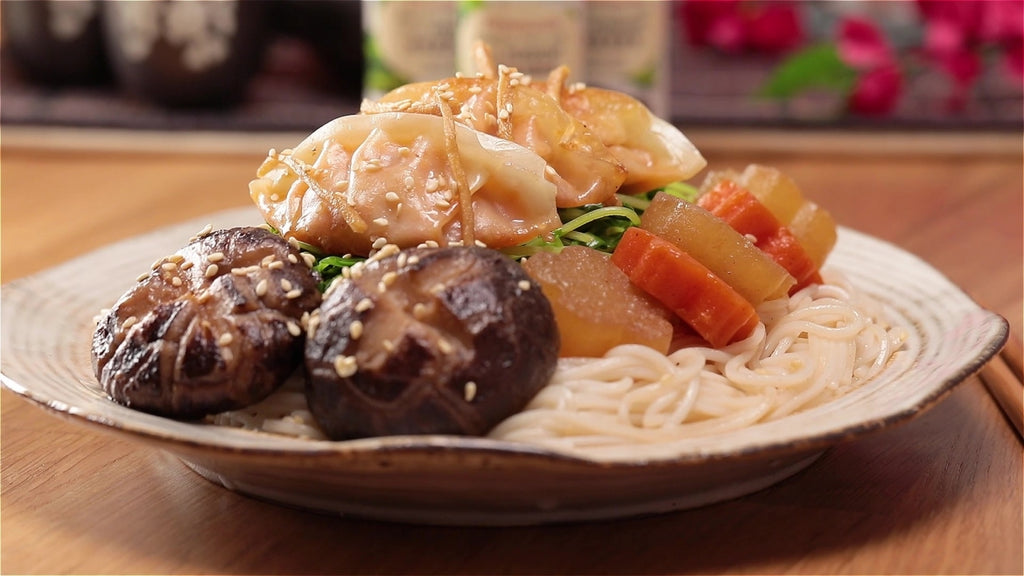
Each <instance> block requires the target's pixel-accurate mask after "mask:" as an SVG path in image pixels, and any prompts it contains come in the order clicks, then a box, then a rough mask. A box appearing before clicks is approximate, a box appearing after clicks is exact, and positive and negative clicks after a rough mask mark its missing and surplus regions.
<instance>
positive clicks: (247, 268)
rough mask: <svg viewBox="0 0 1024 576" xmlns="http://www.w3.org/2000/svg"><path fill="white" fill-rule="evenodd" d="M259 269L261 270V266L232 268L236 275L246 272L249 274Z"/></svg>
mask: <svg viewBox="0 0 1024 576" xmlns="http://www.w3.org/2000/svg"><path fill="white" fill-rule="evenodd" d="M259 271H260V267H259V266H245V267H243V268H232V269H231V273H232V274H234V275H235V276H245V275H246V274H248V273H250V272H259Z"/></svg>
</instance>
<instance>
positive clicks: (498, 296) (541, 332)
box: [305, 247, 559, 439]
mask: <svg viewBox="0 0 1024 576" xmlns="http://www.w3.org/2000/svg"><path fill="white" fill-rule="evenodd" d="M558 346H559V337H558V331H557V329H556V326H555V321H554V315H553V313H552V310H551V306H550V304H549V303H548V301H547V299H546V298H545V297H544V295H543V293H542V292H541V290H540V288H539V287H538V286H537V285H536V284H535V283H534V282H533V281H532V280H531V279H530V278H529V276H527V275H526V274H525V273H524V272H523V270H522V268H521V267H520V266H519V265H518V264H516V263H515V262H513V261H511V260H510V259H508V258H507V257H505V256H504V255H502V254H501V253H499V252H496V251H493V250H488V249H484V248H477V247H448V248H416V249H409V250H404V251H402V252H399V253H398V254H397V255H391V256H388V257H384V258H380V259H377V260H374V261H371V262H369V263H367V264H366V265H365V266H362V267H360V268H359V269H356V270H354V271H353V274H352V278H351V279H348V280H344V281H341V282H340V283H339V284H336V285H335V286H334V287H333V288H332V289H331V290H328V292H327V295H326V296H325V298H324V302H323V304H322V305H321V307H320V309H319V311H318V312H317V313H315V314H314V315H313V317H311V319H310V334H309V337H308V338H307V340H306V360H305V361H306V370H307V377H308V381H307V390H306V396H307V398H308V400H309V405H310V410H311V411H312V413H313V416H314V417H315V418H316V420H317V422H318V423H319V425H320V427H321V428H322V429H323V430H324V431H325V433H326V434H327V435H328V436H329V437H331V438H333V439H346V438H357V437H366V436H383V435H394V434H434V433H437V434H466V435H481V434H484V433H486V432H487V431H488V430H489V429H490V428H492V427H493V426H494V425H495V424H497V423H498V422H499V421H501V420H502V419H504V418H506V417H507V416H509V415H511V414H513V413H515V412H517V411H519V410H521V409H522V407H523V406H525V405H526V403H527V402H529V400H530V399H531V398H532V397H533V396H534V395H535V394H536V393H537V392H538V391H539V390H540V389H541V388H542V387H543V386H544V385H545V384H546V383H547V381H548V379H549V378H550V377H551V374H552V372H553V371H554V368H555V362H556V359H557V355H558Z"/></svg>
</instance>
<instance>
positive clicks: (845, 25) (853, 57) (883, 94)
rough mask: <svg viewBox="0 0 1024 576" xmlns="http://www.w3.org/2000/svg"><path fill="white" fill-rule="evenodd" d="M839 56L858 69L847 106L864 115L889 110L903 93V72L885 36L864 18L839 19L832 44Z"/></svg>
mask: <svg viewBox="0 0 1024 576" xmlns="http://www.w3.org/2000/svg"><path fill="white" fill-rule="evenodd" d="M836 50H837V51H838V53H839V59H840V60H842V61H843V62H844V63H846V65H847V66H849V67H851V68H853V69H855V70H858V71H860V75H859V76H858V77H857V80H856V81H855V82H854V85H853V89H852V90H851V92H850V94H849V96H848V99H847V107H848V109H849V110H850V111H851V112H854V113H856V114H861V115H865V116H883V115H886V114H889V113H890V112H892V111H893V110H894V109H895V108H896V105H897V104H898V103H899V101H900V97H901V96H902V95H903V74H902V73H901V72H900V68H899V65H898V63H897V62H896V56H895V54H894V52H893V50H892V47H891V46H889V42H888V41H887V40H886V38H885V36H884V35H883V34H882V33H881V31H879V30H878V28H876V27H875V25H874V24H872V23H871V22H870V21H868V20H864V19H862V18H855V17H849V18H846V19H844V20H843V21H842V22H840V25H839V39H838V44H837V46H836Z"/></svg>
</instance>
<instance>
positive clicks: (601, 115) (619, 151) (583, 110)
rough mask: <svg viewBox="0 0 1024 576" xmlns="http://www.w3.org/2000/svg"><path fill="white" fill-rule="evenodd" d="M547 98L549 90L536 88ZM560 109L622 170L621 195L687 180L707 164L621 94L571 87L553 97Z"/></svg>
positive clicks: (680, 135) (637, 103)
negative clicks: (601, 145)
mask: <svg viewBox="0 0 1024 576" xmlns="http://www.w3.org/2000/svg"><path fill="white" fill-rule="evenodd" d="M537 85H538V86H539V87H541V88H542V89H546V90H547V91H548V92H549V93H550V88H551V87H550V85H549V84H545V83H543V82H541V83H539V84H537ZM557 99H558V100H559V101H560V104H561V106H562V109H564V110H565V111H566V112H567V113H569V114H570V115H571V116H573V117H575V118H576V119H578V120H579V121H580V122H582V123H583V124H585V125H586V126H587V128H589V129H590V130H591V132H593V133H594V135H595V136H597V137H598V138H599V139H600V140H601V142H602V143H604V145H605V146H607V147H608V150H609V151H611V153H612V154H613V155H614V156H615V157H616V158H617V159H618V160H619V162H621V163H622V165H623V166H624V167H625V168H626V179H625V181H624V182H623V183H622V189H621V192H623V193H625V194H639V193H643V192H648V191H650V190H654V189H656V188H661V187H662V186H665V185H666V184H669V183H671V182H676V181H680V180H687V179H689V178H692V177H693V176H695V175H697V173H699V172H700V171H701V170H703V169H704V167H705V166H707V161H706V160H705V159H704V157H703V156H702V155H701V154H700V152H699V151H698V150H697V148H696V147H695V146H694V145H693V143H691V142H690V140H689V139H688V138H687V137H686V136H685V135H684V134H683V133H682V132H681V131H680V130H679V129H678V128H676V127H675V126H673V125H672V124H670V123H669V122H666V121H665V120H663V119H661V118H659V117H658V116H655V115H654V114H653V113H652V112H651V111H650V110H649V109H648V108H647V106H645V105H644V104H643V103H642V102H640V101H639V100H637V99H636V98H633V97H632V96H630V95H628V94H625V93H623V92H617V91H615V90H606V89H603V88H592V87H590V86H586V87H575V86H574V87H570V88H568V89H562V90H561V93H560V94H558V95H557Z"/></svg>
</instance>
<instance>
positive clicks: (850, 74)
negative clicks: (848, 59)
mask: <svg viewBox="0 0 1024 576" xmlns="http://www.w3.org/2000/svg"><path fill="white" fill-rule="evenodd" d="M856 77H857V71H856V70H854V69H853V68H850V67H849V66H847V65H846V63H844V62H843V61H842V60H841V59H840V58H839V53H838V52H837V50H836V47H835V46H834V45H832V44H819V45H817V46H812V47H810V48H807V49H805V50H801V51H800V52H797V53H795V54H793V55H792V56H790V57H789V58H787V59H786V60H784V61H783V62H782V64H780V65H779V67H778V68H776V69H775V72H774V73H773V74H772V75H771V76H770V77H769V78H768V81H767V82H765V83H764V84H763V85H762V86H761V89H760V91H759V92H758V93H759V94H760V95H761V96H764V97H767V98H776V99H780V100H785V99H787V98H792V97H793V96H795V95H797V94H798V93H800V92H803V91H804V90H807V89H810V88H827V89H832V90H837V91H839V92H842V93H845V92H847V91H849V90H850V88H851V87H852V86H853V82H854V80H855V79H856Z"/></svg>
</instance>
